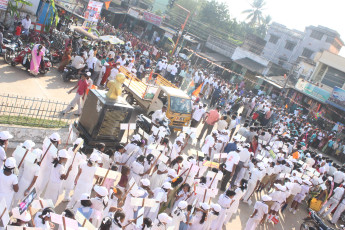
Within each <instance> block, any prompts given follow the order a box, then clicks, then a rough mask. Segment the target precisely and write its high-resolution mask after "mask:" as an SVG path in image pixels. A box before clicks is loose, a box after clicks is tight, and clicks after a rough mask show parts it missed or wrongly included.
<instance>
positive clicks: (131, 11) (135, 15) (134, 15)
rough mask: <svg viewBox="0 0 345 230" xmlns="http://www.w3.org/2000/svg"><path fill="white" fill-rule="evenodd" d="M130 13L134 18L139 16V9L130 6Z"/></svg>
mask: <svg viewBox="0 0 345 230" xmlns="http://www.w3.org/2000/svg"><path fill="white" fill-rule="evenodd" d="M128 14H129V15H131V16H132V17H134V18H138V17H139V11H136V10H134V9H132V8H129V10H128Z"/></svg>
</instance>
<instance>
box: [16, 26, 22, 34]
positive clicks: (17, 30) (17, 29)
mask: <svg viewBox="0 0 345 230" xmlns="http://www.w3.org/2000/svg"><path fill="white" fill-rule="evenodd" d="M21 32H22V27H21V26H17V27H16V34H15V35H16V36H20V33H21Z"/></svg>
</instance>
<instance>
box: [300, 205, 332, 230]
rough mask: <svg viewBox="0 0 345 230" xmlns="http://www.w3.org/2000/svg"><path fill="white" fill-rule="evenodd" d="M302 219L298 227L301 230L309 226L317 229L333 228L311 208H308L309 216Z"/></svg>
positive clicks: (305, 229) (328, 229) (326, 229)
mask: <svg viewBox="0 0 345 230" xmlns="http://www.w3.org/2000/svg"><path fill="white" fill-rule="evenodd" d="M303 220H304V222H303V223H302V224H301V227H300V229H301V230H309V229H311V228H314V229H318V230H334V229H333V228H330V227H328V226H327V225H326V224H325V223H324V222H323V221H322V219H321V218H320V217H319V216H318V215H317V213H316V212H315V211H314V210H312V209H309V216H308V217H306V218H304V219H303Z"/></svg>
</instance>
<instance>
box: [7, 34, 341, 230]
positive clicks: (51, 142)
mask: <svg viewBox="0 0 345 230" xmlns="http://www.w3.org/2000/svg"><path fill="white" fill-rule="evenodd" d="M115 33H116V35H118V37H119V38H121V39H123V40H124V41H125V44H124V45H122V46H114V45H110V44H109V43H102V42H100V43H92V44H91V45H90V44H83V42H82V41H81V40H80V39H79V38H78V39H75V40H73V39H68V40H66V53H65V55H64V58H63V60H62V62H61V64H60V67H59V69H60V70H63V69H64V67H65V66H66V65H67V64H68V63H69V62H70V61H72V66H74V67H75V68H76V69H79V70H81V71H82V70H83V69H86V68H85V66H86V67H87V71H86V72H85V73H82V76H83V77H82V79H81V81H82V83H80V84H79V83H78V85H77V86H76V87H75V88H73V89H72V90H74V89H77V95H76V97H75V99H74V100H73V101H72V102H71V104H70V105H69V106H68V108H66V110H65V111H64V112H67V111H69V110H71V108H73V107H74V106H75V104H78V106H79V111H78V114H80V112H81V108H80V107H81V103H80V100H82V99H83V98H84V96H85V94H86V91H87V90H86V89H87V88H88V87H90V86H91V85H92V84H94V85H97V86H99V87H102V86H103V87H104V88H106V84H107V81H109V80H114V79H115V77H116V75H117V74H118V73H119V69H120V67H123V68H126V69H127V71H128V72H131V73H132V74H134V75H136V76H137V77H138V78H140V79H144V80H146V81H150V80H152V79H150V78H153V80H154V78H155V75H156V74H160V75H162V76H164V77H166V78H167V79H168V80H169V81H171V82H172V83H174V84H176V85H177V86H178V87H180V88H181V89H182V90H185V91H187V92H188V93H189V95H191V97H192V101H193V112H192V121H191V127H190V128H189V129H187V130H184V131H183V132H182V131H181V132H179V133H176V135H177V137H176V138H172V137H171V136H168V135H166V134H165V133H164V132H159V131H158V132H155V131H153V132H152V133H151V134H150V137H149V138H145V137H144V136H141V135H139V134H135V135H132V136H131V139H130V141H129V143H126V144H121V143H119V144H118V145H117V146H116V147H115V149H109V148H106V146H105V145H104V144H103V143H98V144H97V145H96V146H95V147H94V149H93V152H92V153H91V154H90V155H87V154H85V153H84V152H83V148H82V145H83V139H81V138H77V139H76V140H75V141H74V142H73V145H72V147H70V148H68V149H66V148H64V147H63V146H61V144H60V143H61V137H60V135H59V134H58V133H53V134H52V135H51V136H49V137H48V139H47V140H48V141H47V142H45V143H44V144H43V147H42V148H35V143H33V142H32V141H30V140H27V141H25V142H24V143H23V144H22V145H21V148H24V149H25V150H27V151H30V152H31V153H32V156H33V158H34V159H33V160H32V161H21V162H18V161H16V159H15V156H14V155H13V156H11V154H10V153H9V151H8V144H9V141H10V140H11V138H15V137H13V136H12V135H11V134H10V133H9V132H7V131H2V132H0V145H1V146H0V169H1V172H0V201H1V200H2V199H4V200H5V202H6V208H7V210H8V211H10V214H11V221H10V223H9V225H14V226H26V227H28V226H35V227H37V228H42V229H51V228H52V227H53V226H54V223H53V221H52V219H51V215H52V213H55V210H54V207H50V206H49V207H48V206H44V205H43V207H42V209H41V210H39V211H38V212H37V213H36V214H35V216H31V214H32V213H30V212H29V211H28V210H26V211H24V212H22V213H21V212H20V211H19V208H18V205H19V204H20V203H21V201H23V199H24V198H25V197H26V196H27V195H28V194H30V193H31V192H32V190H33V189H35V193H36V195H37V198H36V199H44V200H51V201H52V203H53V206H55V205H58V204H59V203H60V202H63V203H66V209H65V210H64V211H63V213H62V215H64V216H65V217H66V218H70V219H76V214H77V212H79V213H81V214H82V215H83V216H84V218H85V219H86V220H88V221H90V223H91V224H92V225H93V226H94V227H95V228H97V229H101V230H108V229H111V230H116V229H124V228H126V229H152V230H159V229H181V230H182V229H183V230H185V229H190V230H193V229H205V230H206V229H211V230H220V229H223V226H227V225H228V224H230V226H231V222H232V221H233V220H234V219H235V217H236V215H239V205H240V204H241V203H244V204H245V205H252V206H253V212H252V214H251V215H250V217H249V218H248V220H247V222H246V224H245V225H244V226H243V229H246V230H253V229H256V228H257V226H258V225H259V224H264V223H267V224H276V223H278V222H279V221H280V219H281V218H280V216H281V215H286V213H287V212H288V211H289V212H291V214H289V215H294V214H296V212H297V211H298V209H300V208H301V205H305V204H307V205H308V206H313V207H315V205H316V204H317V203H318V204H320V205H319V206H318V207H317V208H315V209H317V211H319V214H320V215H322V216H323V217H326V216H328V215H329V214H330V213H331V212H333V211H334V214H333V215H332V218H331V219H330V222H331V223H332V224H337V223H338V221H339V218H340V216H341V214H342V212H343V211H344V210H345V192H344V191H345V190H344V187H345V168H344V167H343V166H342V165H341V164H339V163H337V162H336V161H333V160H332V159H331V158H330V157H329V155H331V156H332V155H334V154H339V153H341V154H343V153H344V149H345V148H344V143H343V142H341V141H340V139H339V132H338V133H337V132H334V131H329V132H327V131H325V130H321V129H318V128H317V127H315V126H314V125H312V124H310V122H309V120H308V119H309V118H308V117H307V116H303V115H302V114H299V113H300V111H299V110H297V109H296V110H295V111H290V110H289V109H288V108H286V107H285V106H279V105H278V104H277V103H276V101H275V98H273V97H270V96H265V95H263V94H260V95H258V94H257V93H254V92H252V91H248V90H246V83H245V82H244V81H242V82H240V83H238V84H234V83H231V82H228V81H225V80H224V79H222V78H221V77H219V76H217V73H215V72H214V71H212V70H209V69H205V68H202V67H200V66H195V65H194V66H193V65H192V64H191V62H190V61H186V60H183V59H181V58H179V57H172V58H168V54H167V53H164V52H163V51H162V50H160V49H159V48H157V47H156V46H155V45H154V44H150V43H149V42H148V41H145V40H140V39H138V38H136V37H135V36H134V35H132V34H131V33H130V32H128V31H124V30H116V31H115ZM155 41H156V40H155ZM75 42H77V43H78V44H77V45H75V44H74V43H75ZM147 69H150V71H149V72H147ZM151 71H152V72H151ZM150 72H151V74H150ZM72 90H71V91H72ZM196 90H198V91H199V92H198V93H197V94H196V93H195V92H196ZM157 114H158V115H159V116H158V115H157V116H156V114H155V115H154V117H155V118H157V119H158V121H157V122H156V124H157V126H158V128H159V124H160V122H159V120H160V119H162V118H164V117H165V109H164V108H162V110H161V111H157ZM196 128H199V129H201V131H200V132H198V133H197V131H196V130H197V129H196ZM157 130H159V129H157ZM197 134H199V135H197ZM320 150H321V151H324V152H325V154H322V153H320ZM327 155H328V156H327ZM99 168H103V169H105V170H106V171H107V172H108V173H109V172H110V171H111V172H114V173H112V175H115V176H112V178H110V177H108V175H109V174H108V173H107V174H105V175H99V174H98V173H97V172H98V170H99ZM61 198H62V201H61ZM84 224H85V223H84ZM79 225H80V227H81V228H82V227H83V226H82V225H83V223H79ZM60 227H61V226H60Z"/></svg>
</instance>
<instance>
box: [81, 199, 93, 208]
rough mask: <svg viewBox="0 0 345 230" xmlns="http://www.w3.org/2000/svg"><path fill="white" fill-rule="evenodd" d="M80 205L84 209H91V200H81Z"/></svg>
mask: <svg viewBox="0 0 345 230" xmlns="http://www.w3.org/2000/svg"><path fill="white" fill-rule="evenodd" d="M80 204H81V205H83V206H84V207H91V205H92V202H91V200H81V201H80Z"/></svg>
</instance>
